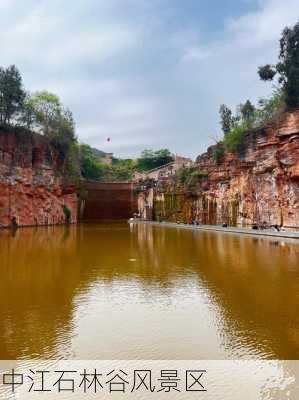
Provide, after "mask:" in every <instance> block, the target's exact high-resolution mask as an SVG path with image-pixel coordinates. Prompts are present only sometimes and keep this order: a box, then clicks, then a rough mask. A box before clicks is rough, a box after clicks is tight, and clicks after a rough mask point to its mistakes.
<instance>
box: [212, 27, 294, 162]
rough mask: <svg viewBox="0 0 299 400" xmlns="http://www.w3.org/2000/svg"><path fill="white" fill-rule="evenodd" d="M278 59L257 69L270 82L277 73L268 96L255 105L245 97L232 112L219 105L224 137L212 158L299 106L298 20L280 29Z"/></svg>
mask: <svg viewBox="0 0 299 400" xmlns="http://www.w3.org/2000/svg"><path fill="white" fill-rule="evenodd" d="M278 58H279V61H278V63H277V64H276V65H270V64H267V65H264V66H260V67H259V68H258V74H259V76H260V78H261V79H262V80H265V81H273V79H274V78H275V76H278V79H277V82H276V86H274V90H273V93H272V95H271V96H270V97H269V98H262V99H260V100H259V101H258V104H257V105H256V106H255V105H253V104H252V103H251V102H250V100H247V101H246V102H245V103H244V104H240V105H239V106H238V108H237V112H236V113H235V115H234V114H233V112H232V111H231V110H230V109H229V108H228V107H227V106H226V105H225V104H222V105H221V106H220V109H219V114H220V124H221V127H222V131H223V133H224V137H223V139H222V140H221V141H219V142H218V144H217V146H216V147H215V148H214V154H213V157H214V159H215V161H219V160H220V159H221V157H222V156H223V154H224V153H225V151H228V152H234V151H238V150H239V149H240V147H241V146H242V143H243V139H244V135H245V133H246V132H247V131H249V130H251V129H255V128H260V127H263V126H264V125H265V124H267V123H268V122H270V121H271V120H273V119H274V118H275V117H276V116H277V115H279V114H280V113H281V112H282V111H284V110H285V109H286V108H288V107H297V106H299V22H298V23H297V24H296V25H295V26H293V27H291V28H290V27H286V28H285V29H284V30H283V32H282V36H281V39H280V52H279V57H278Z"/></svg>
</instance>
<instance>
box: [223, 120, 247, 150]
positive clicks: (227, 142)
mask: <svg viewBox="0 0 299 400" xmlns="http://www.w3.org/2000/svg"><path fill="white" fill-rule="evenodd" d="M247 130H248V125H247V124H245V123H241V124H239V125H236V126H234V127H233V128H232V129H231V130H230V131H229V132H228V133H227V134H226V135H225V136H224V138H223V142H222V143H223V145H224V148H225V149H226V150H227V151H230V152H234V151H237V150H239V148H240V146H241V144H242V141H243V137H244V133H245V132H246V131H247Z"/></svg>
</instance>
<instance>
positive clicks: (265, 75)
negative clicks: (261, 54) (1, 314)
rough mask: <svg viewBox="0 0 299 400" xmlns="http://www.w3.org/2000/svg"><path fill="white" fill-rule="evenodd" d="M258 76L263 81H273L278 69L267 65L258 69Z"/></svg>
mask: <svg viewBox="0 0 299 400" xmlns="http://www.w3.org/2000/svg"><path fill="white" fill-rule="evenodd" d="M258 74H259V76H260V78H261V80H263V81H272V80H273V79H274V77H275V75H276V68H275V66H273V65H270V64H266V65H263V66H261V67H258Z"/></svg>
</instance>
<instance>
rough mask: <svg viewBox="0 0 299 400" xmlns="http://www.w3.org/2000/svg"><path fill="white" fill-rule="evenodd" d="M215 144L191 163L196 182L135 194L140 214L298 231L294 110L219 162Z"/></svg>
mask: <svg viewBox="0 0 299 400" xmlns="http://www.w3.org/2000/svg"><path fill="white" fill-rule="evenodd" d="M214 151H215V146H211V147H210V148H209V149H208V150H207V152H206V153H204V154H202V155H200V156H199V157H198V158H197V160H196V168H197V170H198V171H199V172H201V175H200V174H198V176H199V179H198V182H197V183H196V184H195V185H193V187H191V188H190V187H189V188H186V187H180V186H179V185H178V184H177V182H174V181H172V182H170V181H169V182H164V183H161V182H160V183H159V182H158V184H156V187H153V188H148V189H147V190H145V191H143V192H141V194H140V195H139V211H140V212H141V213H142V214H143V215H145V214H147V215H145V216H149V215H151V214H153V216H154V218H155V219H165V220H170V221H183V222H190V221H191V220H198V221H199V222H201V223H205V224H228V225H231V226H252V225H264V226H270V225H278V226H283V227H285V228H287V229H299V109H297V110H292V111H289V112H285V113H283V114H282V115H281V116H280V117H279V118H278V119H277V120H276V121H275V122H272V123H271V124H269V125H267V126H265V127H264V128H261V129H256V130H252V131H249V132H247V133H246V134H245V136H244V140H243V144H242V148H241V149H239V151H238V152H236V153H225V154H224V155H223V156H222V157H220V159H218V162H217V161H216V160H215V157H214V156H213V154H214Z"/></svg>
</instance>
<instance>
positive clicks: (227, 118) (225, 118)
mask: <svg viewBox="0 0 299 400" xmlns="http://www.w3.org/2000/svg"><path fill="white" fill-rule="evenodd" d="M219 114H220V124H221V128H222V131H223V133H224V134H226V133H227V132H229V131H230V130H231V128H232V127H233V125H234V117H233V113H232V111H231V110H230V109H229V108H228V107H227V106H226V105H225V104H221V106H220V108H219Z"/></svg>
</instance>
